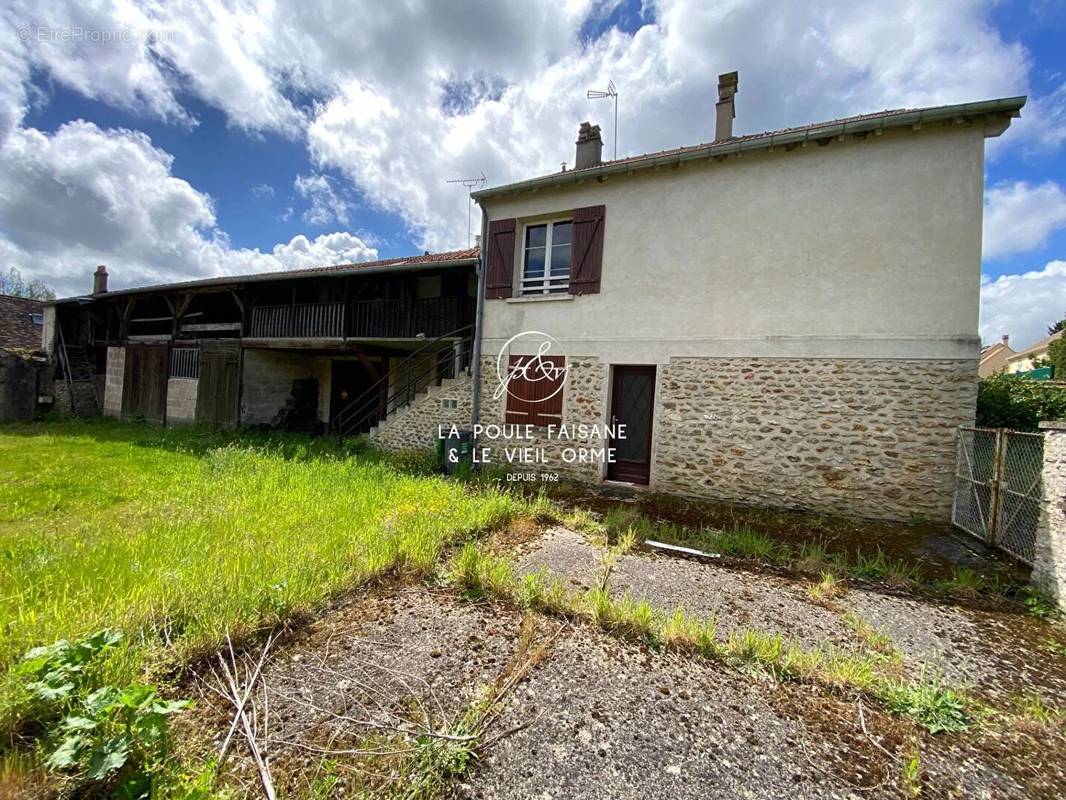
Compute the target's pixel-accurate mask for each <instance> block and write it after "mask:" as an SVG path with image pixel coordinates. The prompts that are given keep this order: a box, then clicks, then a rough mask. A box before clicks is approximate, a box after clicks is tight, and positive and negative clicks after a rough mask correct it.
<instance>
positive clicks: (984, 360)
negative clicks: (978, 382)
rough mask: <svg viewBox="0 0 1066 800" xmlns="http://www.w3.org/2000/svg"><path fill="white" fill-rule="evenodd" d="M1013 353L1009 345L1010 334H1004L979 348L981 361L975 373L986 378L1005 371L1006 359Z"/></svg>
mask: <svg viewBox="0 0 1066 800" xmlns="http://www.w3.org/2000/svg"><path fill="white" fill-rule="evenodd" d="M1014 355H1015V352H1014V350H1012V349H1011V346H1010V336H1007V335H1006V334H1004V336H1003V338H1002V339H1000V341H998V342H996V343H995V344H990V345H988V346H987V347H982V348H981V361H980V363H979V364H978V366H977V375H978V376H979V377H981V378H988V377H991V376H992V375H999V374H1000V373H1003V372H1006V371H1007V360H1008V359H1010V358H1011V357H1012V356H1014Z"/></svg>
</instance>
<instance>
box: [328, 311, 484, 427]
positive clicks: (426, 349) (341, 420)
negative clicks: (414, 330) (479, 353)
mask: <svg viewBox="0 0 1066 800" xmlns="http://www.w3.org/2000/svg"><path fill="white" fill-rule="evenodd" d="M473 327H474V326H473V324H471V325H464V326H463V327H461V328H457V329H456V330H454V331H449V332H448V333H446V334H444V335H442V336H438V337H437V338H436V339H434V340H433V341H432V342H428V343H427V344H425V345H423V346H422V347H420V348H418V349H417V350H415V351H414V352H413V353H411V355H409V356H408V357H407V358H405V359H404V360H403V361H402V362H400V363H399V364H397V365H396V366H395V367H393V368H392V369H390V370H389V371H387V372H386V373H385V374H384V375H382V376H381V377H380V378H378V379H377V380H376V381H375V382H374V383H373V384H371V385H370V386H369V387H368V388H367V389H366V390H365V391H364V392H363V393H362V394H360V395H359V396H358V397H356V398H355V399H354V400H352V402H351V403H349V404H348V405H346V406H345V407H344V408H343V409H341V410H340V411H339V412H338V413H337V414H336V415H335V416H334V417H333V419H332V420H330V430H331V431H332V432H333V433H335V434H337V435H338V436H342V437H343V436H350V435H352V434H356V433H363V432H364V431H365V430H367V429H368V428H369V427H370V426H372V425H374V424H376V423H378V422H380V421H381V420H383V419H385V418H387V417H388V416H389V414H392V413H393V412H394V411H397V410H398V409H400V408H402V407H403V406H405V405H407V404H408V403H410V402H411V401H412V400H414V398H415V397H416V396H417V394H418V393H419V392H420V391H422V390H424V389H425V388H426V387H428V386H432V385H436V384H438V383H439V382H440V381H441V380H444V379H445V378H455V377H458V376H459V375H460V374H461V373H462V372H463V371H464V370H465V369H467V367H469V366H470V357H471V354H472V351H473V339H471V338H470V333H471V332H472V331H473Z"/></svg>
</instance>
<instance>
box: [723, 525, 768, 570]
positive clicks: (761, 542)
mask: <svg viewBox="0 0 1066 800" xmlns="http://www.w3.org/2000/svg"><path fill="white" fill-rule="evenodd" d="M711 539H712V541H713V542H714V547H715V549H717V550H719V551H721V552H722V553H725V554H727V555H731V556H738V557H741V558H753V559H757V560H759V561H771V562H772V561H779V560H781V559H782V558H783V556H784V554H785V551H784V549H783V548H782V547H781V546H780V545H779V544H777V543H776V542H774V541H773V540H772V539H771V538H770V537H769V536H767V535H766V534H764V533H759V532H758V531H753V530H751V529H750V528H733V529H731V530H726V531H716V532H715V533H713V534H712V536H711Z"/></svg>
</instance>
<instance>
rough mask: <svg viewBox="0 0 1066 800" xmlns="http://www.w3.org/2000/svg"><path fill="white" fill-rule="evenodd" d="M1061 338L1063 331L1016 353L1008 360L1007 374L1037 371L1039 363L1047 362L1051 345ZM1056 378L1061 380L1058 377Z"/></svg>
mask: <svg viewBox="0 0 1066 800" xmlns="http://www.w3.org/2000/svg"><path fill="white" fill-rule="evenodd" d="M1060 338H1062V331H1057V332H1055V333H1053V334H1051V335H1050V336H1048V337H1047V338H1046V339H1041V340H1040V341H1039V342H1037V343H1036V344H1034V345H1032V346H1031V347H1027V348H1025V349H1024V350H1021V351H1019V352H1017V353H1015V354H1014V355H1012V356H1011V357H1010V358H1009V359H1007V369H1006V371H1007V373H1009V374H1011V375H1013V374H1015V373H1017V372H1029V371H1030V370H1033V369H1036V366H1037V362H1039V361H1046V360H1047V351H1048V347H1050V346H1051V343H1052V342H1054V341H1055V340H1057V339H1060ZM1055 377H1056V379H1058V378H1059V376H1058V375H1056V376H1055Z"/></svg>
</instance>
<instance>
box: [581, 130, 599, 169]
mask: <svg viewBox="0 0 1066 800" xmlns="http://www.w3.org/2000/svg"><path fill="white" fill-rule="evenodd" d="M602 163H603V139H601V138H600V126H599V125H592V124H590V123H588V122H582V123H581V127H580V128H579V129H578V131H577V154H576V156H575V158H574V169H584V168H585V167H595V166H599V165H600V164H602Z"/></svg>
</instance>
